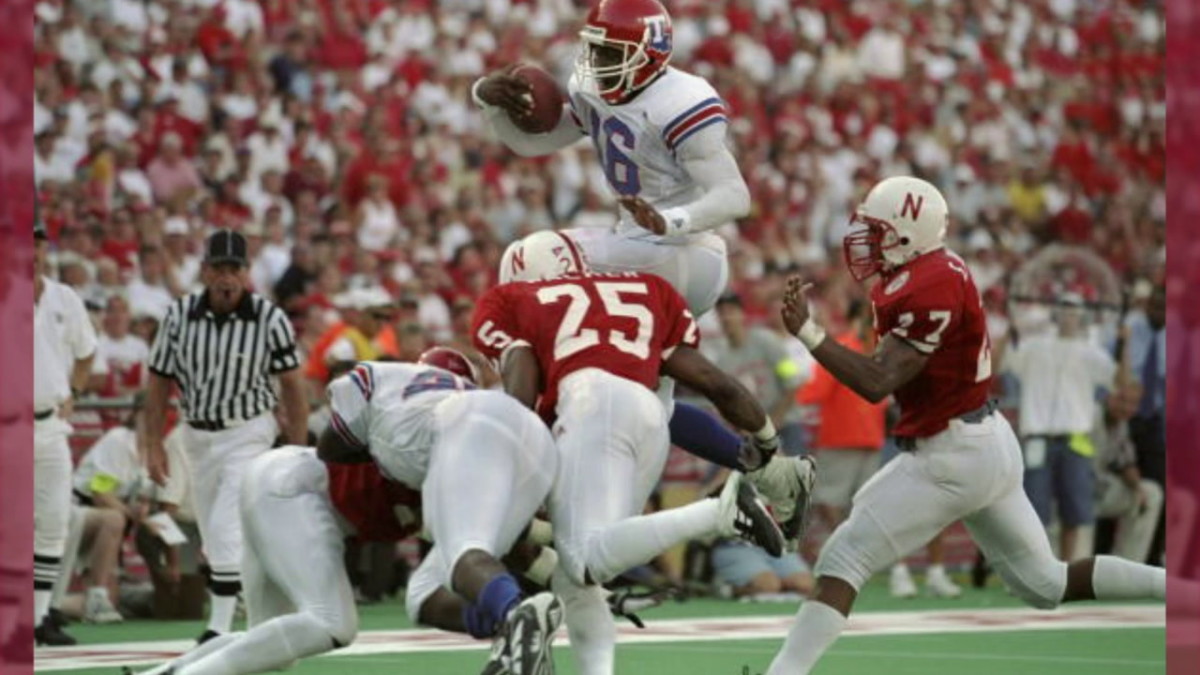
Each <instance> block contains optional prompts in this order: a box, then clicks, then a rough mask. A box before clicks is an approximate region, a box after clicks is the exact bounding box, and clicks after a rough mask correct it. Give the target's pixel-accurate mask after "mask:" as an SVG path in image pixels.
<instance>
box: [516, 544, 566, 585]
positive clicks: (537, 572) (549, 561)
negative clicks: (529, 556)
mask: <svg viewBox="0 0 1200 675" xmlns="http://www.w3.org/2000/svg"><path fill="white" fill-rule="evenodd" d="M556 567H558V552H557V551H555V550H554V549H552V548H550V547H549V546H543V547H542V552H541V554H539V555H538V557H537V559H536V560H534V561H533V564H531V565H530V566H529V569H527V570H525V575H524V576H525V578H526V579H529V580H530V581H532V582H533V583H535V584H537V585H539V586H549V585H550V577H551V575H553V574H554V568H556Z"/></svg>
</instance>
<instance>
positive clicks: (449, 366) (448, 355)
mask: <svg viewBox="0 0 1200 675" xmlns="http://www.w3.org/2000/svg"><path fill="white" fill-rule="evenodd" d="M417 363H420V364H422V365H426V366H433V367H434V368H441V369H442V370H446V371H449V372H451V373H454V374H455V375H458V376H459V377H461V378H463V379H465V380H467V381H468V382H470V383H471V384H479V375H478V374H477V373H476V372H475V364H473V363H471V359H468V358H467V357H466V356H464V355H463V354H462V352H460V351H458V350H455V349H450V348H449V347H430V348H429V349H426V350H425V351H424V352H422V353H421V356H420V357H419V358H417Z"/></svg>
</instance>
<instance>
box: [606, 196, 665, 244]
mask: <svg viewBox="0 0 1200 675" xmlns="http://www.w3.org/2000/svg"><path fill="white" fill-rule="evenodd" d="M617 203H619V204H620V205H621V206H622V207H624V208H625V210H626V211H629V213H630V215H632V216H633V220H634V222H636V223H637V224H638V225H639V226H641V227H643V228H645V229H647V230H649V231H651V232H653V233H654V234H660V235H661V234H666V233H667V220H666V218H663V216H662V214H661V213H659V212H658V209H656V208H654V207H653V206H651V205H650V202H648V201H646V200H645V199H642V198H641V197H637V196H634V195H626V196H624V197H620V198H618V199H617Z"/></svg>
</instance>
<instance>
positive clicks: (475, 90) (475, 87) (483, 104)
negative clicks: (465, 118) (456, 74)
mask: <svg viewBox="0 0 1200 675" xmlns="http://www.w3.org/2000/svg"><path fill="white" fill-rule="evenodd" d="M484 79H485V78H482V77H481V78H479V79H478V80H475V84H472V85H471V100H472V101H474V102H475V105H477V106H479V107H480V108H483V109H484V110H491V109H492V108H494V107H495V106H493V105H491V104H489V103H488V102H487V101H484V100H483V99H481V98H479V85H481V84H483V81H484Z"/></svg>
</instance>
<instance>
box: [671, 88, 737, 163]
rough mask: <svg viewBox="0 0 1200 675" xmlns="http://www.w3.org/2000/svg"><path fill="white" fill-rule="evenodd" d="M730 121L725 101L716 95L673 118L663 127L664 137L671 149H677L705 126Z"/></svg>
mask: <svg viewBox="0 0 1200 675" xmlns="http://www.w3.org/2000/svg"><path fill="white" fill-rule="evenodd" d="M728 121H729V117H728V115H727V114H726V112H725V104H724V102H722V101H721V99H719V98H717V97H715V96H714V97H712V98H708V99H705V100H703V101H701V102H699V103H697V104H696V105H694V106H692V107H691V108H688V109H687V110H685V111H683V113H681V114H679V115H678V116H676V117H675V119H673V120H671V122H670V123H668V124H667V125H666V126H665V127H663V130H662V138H663V141H664V142H665V143H666V144H667V147H668V148H669V149H671V150H675V148H677V147H679V144H680V143H682V142H683V141H684V140H686V139H687V138H688V137H689V136H691V135H692V134H694V133H696V132H697V131H700V130H701V129H703V128H704V127H707V126H710V125H712V124H717V123H718V122H728Z"/></svg>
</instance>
